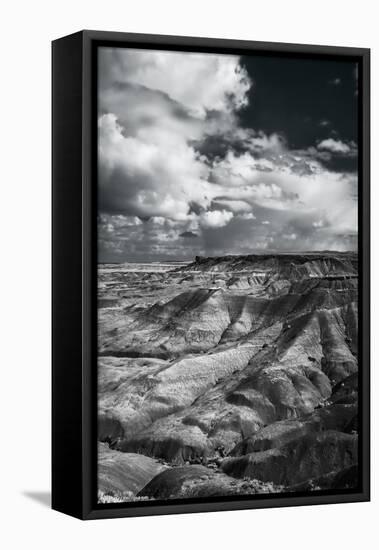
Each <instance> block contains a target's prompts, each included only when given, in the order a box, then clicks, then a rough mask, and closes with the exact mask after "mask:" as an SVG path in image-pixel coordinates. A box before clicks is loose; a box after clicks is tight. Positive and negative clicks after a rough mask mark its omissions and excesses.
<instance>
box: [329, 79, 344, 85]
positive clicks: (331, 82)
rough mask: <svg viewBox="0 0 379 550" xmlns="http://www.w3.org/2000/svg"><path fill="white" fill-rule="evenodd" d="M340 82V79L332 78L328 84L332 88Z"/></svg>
mask: <svg viewBox="0 0 379 550" xmlns="http://www.w3.org/2000/svg"><path fill="white" fill-rule="evenodd" d="M341 82H342V80H341V79H340V78H332V80H329V84H333V86H339V85H340V84H341Z"/></svg>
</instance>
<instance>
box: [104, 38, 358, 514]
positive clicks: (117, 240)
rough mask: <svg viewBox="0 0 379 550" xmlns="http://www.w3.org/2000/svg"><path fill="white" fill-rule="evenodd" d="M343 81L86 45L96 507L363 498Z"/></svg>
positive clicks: (272, 65)
mask: <svg viewBox="0 0 379 550" xmlns="http://www.w3.org/2000/svg"><path fill="white" fill-rule="evenodd" d="M358 98H359V90H358V65H357V64H356V63H354V62H352V61H351V60H343V59H337V60H333V59H317V58H316V59H315V58H309V57H308V58H307V57H304V56H303V57H296V56H289V55H288V56H283V55H282V56H275V55H259V54H257V55H253V54H251V55H241V56H238V55H226V54H218V53H217V54H216V53H202V52H187V51H164V50H153V49H133V48H130V47H99V50H98V117H97V123H98V136H97V140H98V141H97V143H98V149H97V151H98V159H97V165H98V212H97V224H98V251H97V254H98V256H97V257H98V285H97V308H98V359H97V367H98V390H97V392H98V396H97V397H98V492H97V494H98V502H99V503H103V504H106V503H123V502H139V501H146V500H147V501H148V500H158V501H162V500H163V501H165V500H168V499H212V498H215V497H217V498H219V497H234V496H238V497H241V496H245V495H249V496H251V497H253V496H254V495H261V494H268V493H270V494H277V493H289V494H300V493H301V494H303V493H304V492H320V491H334V490H335V491H343V490H351V489H356V488H357V487H358V485H359V474H358V472H359V449H358V438H359V403H358V393H359V388H358V381H359V368H360V365H359V362H358V330H359V326H358V286H359V280H358V275H359V269H358V198H357V196H358V163H359V154H358V151H359V147H358V123H359V121H358Z"/></svg>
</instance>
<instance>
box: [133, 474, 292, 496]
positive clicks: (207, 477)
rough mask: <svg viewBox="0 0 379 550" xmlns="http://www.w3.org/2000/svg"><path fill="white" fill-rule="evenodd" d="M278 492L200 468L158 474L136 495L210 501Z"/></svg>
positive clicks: (274, 489) (267, 485) (262, 485)
mask: <svg viewBox="0 0 379 550" xmlns="http://www.w3.org/2000/svg"><path fill="white" fill-rule="evenodd" d="M278 489H279V490H280V489H281V488H277V487H275V486H274V485H273V484H267V483H266V484H265V483H260V482H258V481H249V480H243V481H241V480H237V479H233V478H232V477H229V476H227V475H225V474H223V473H220V472H214V471H212V470H209V469H208V468H204V467H203V466H184V467H180V468H171V469H169V470H166V471H165V472H162V473H161V474H158V475H157V476H156V477H155V478H154V479H152V480H151V481H150V482H149V483H148V484H147V485H146V486H145V487H144V488H143V489H142V490H141V491H140V492H139V494H138V496H140V497H146V496H147V497H150V498H154V499H162V500H166V499H170V498H209V497H220V496H227V495H246V494H256V493H272V492H275V491H277V490H278Z"/></svg>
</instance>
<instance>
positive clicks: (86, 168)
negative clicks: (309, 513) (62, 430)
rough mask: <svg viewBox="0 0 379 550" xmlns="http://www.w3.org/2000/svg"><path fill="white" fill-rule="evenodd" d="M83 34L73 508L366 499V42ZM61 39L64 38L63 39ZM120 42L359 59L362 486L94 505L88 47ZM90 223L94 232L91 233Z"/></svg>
mask: <svg viewBox="0 0 379 550" xmlns="http://www.w3.org/2000/svg"><path fill="white" fill-rule="evenodd" d="M80 34H81V36H82V41H83V42H82V46H83V48H82V55H83V59H82V64H83V75H82V90H83V94H82V181H81V185H82V234H81V236H80V238H81V242H82V370H81V381H82V403H81V411H82V417H81V419H78V420H80V423H81V426H82V453H81V456H80V457H78V460H80V462H81V467H82V487H81V501H82V502H81V508H82V514H72V515H75V516H76V517H80V518H81V519H102V518H117V517H131V516H147V515H163V514H180V513H196V512H212V511H213V512H215V511H228V510H230V511H231V510H243V509H259V508H276V507H283V506H303V505H319V504H321V505H322V504H336V503H349V502H365V501H369V500H370V372H369V369H370V50H369V49H367V48H350V47H338V46H315V45H309V46H308V45H302V44H283V43H272V42H254V41H245V40H244V41H240V40H229V39H215V38H199V37H177V36H166V35H147V34H134V33H118V32H117V33H114V32H103V31H81V33H80ZM61 40H64V38H63V39H61ZM108 41H109V42H120V43H121V42H123V43H133V45H135V44H137V43H138V44H140V45H141V46H145V47H149V46H151V47H153V48H157V47H164V46H167V45H169V46H173V47H174V46H176V47H178V48H188V49H191V48H193V47H198V48H210V49H213V50H214V51H217V50H218V49H220V48H221V49H227V50H231V51H232V50H238V49H243V50H246V51H249V50H250V51H256V50H259V51H266V52H274V53H276V52H281V53H288V54H293V53H299V54H305V55H322V56H323V55H326V56H342V57H343V56H347V57H357V58H359V59H360V61H361V68H362V79H361V90H360V91H361V94H362V112H361V138H362V149H361V151H362V152H361V159H360V162H361V165H360V174H359V175H360V189H359V216H360V228H359V229H360V235H359V239H360V241H361V245H360V252H361V257H360V258H359V263H360V284H361V288H360V307H361V312H362V316H361V323H362V327H361V333H360V334H361V357H360V361H361V373H360V374H361V395H364V397H365V399H364V400H363V399H360V406H361V417H362V445H361V449H362V452H361V457H360V458H361V467H362V487H361V489H362V490H360V491H357V492H350V493H345V494H328V495H326V494H318V495H316V494H312V493H309V496H308V495H306V496H290V497H288V496H280V494H278V495H275V496H273V497H271V496H270V498H269V499H265V498H262V497H254V498H251V499H249V500H233V501H222V500H219V501H217V502H209V501H207V502H200V503H199V502H197V503H178V502H175V503H172V502H171V503H170V501H166V502H164V503H162V504H155V505H151V504H149V503H139V504H138V505H135V506H131V505H125V506H112V505H106V507H101V508H100V507H98V506H97V505H96V492H97V491H96V487H94V478H95V472H96V464H95V461H94V443H95V444H96V438H95V437H94V434H95V433H96V425H97V420H96V416H95V412H96V399H94V394H93V389H94V383H95V380H94V379H95V377H96V371H95V369H94V365H95V361H96V357H94V349H93V320H94V315H96V313H97V312H96V311H95V308H94V304H96V302H95V298H96V285H95V281H94V280H93V277H92V274H93V269H94V258H95V255H94V253H93V251H94V249H95V247H96V246H97V243H96V241H95V242H94V237H93V236H94V235H96V228H94V220H95V221H96V215H94V214H95V213H94V194H93V192H92V191H93V188H92V185H93V184H92V182H93V175H94V174H93V167H94V159H95V158H96V148H95V147H94V142H95V140H94V139H93V133H94V131H95V130H96V118H95V116H94V115H95V113H94V110H93V101H92V100H93V95H94V93H95V91H94V79H93V76H94V71H93V61H94V58H93V55H92V53H93V49H94V47H96V46H97V45H98V44H99V43H100V42H108ZM94 229H95V232H94Z"/></svg>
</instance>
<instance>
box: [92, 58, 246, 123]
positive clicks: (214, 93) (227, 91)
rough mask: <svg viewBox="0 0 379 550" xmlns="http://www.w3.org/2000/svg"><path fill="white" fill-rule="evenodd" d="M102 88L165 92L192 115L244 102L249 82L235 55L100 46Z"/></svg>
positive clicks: (229, 107)
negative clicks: (126, 86) (124, 85)
mask: <svg viewBox="0 0 379 550" xmlns="http://www.w3.org/2000/svg"><path fill="white" fill-rule="evenodd" d="M99 74H100V75H101V89H103V90H104V89H107V88H109V87H112V86H113V84H114V83H115V82H116V83H126V82H127V83H129V84H137V85H138V86H144V87H146V88H147V89H150V90H154V91H160V92H163V93H165V94H167V95H168V96H169V97H170V98H172V99H173V100H174V101H176V102H178V103H179V104H181V105H183V106H184V107H185V108H187V109H188V110H189V111H190V112H191V113H192V114H193V115H194V116H196V117H200V118H205V116H206V113H207V111H210V110H212V111H233V110H235V109H237V110H238V109H240V108H241V107H243V106H246V105H247V102H248V99H247V92H248V91H249V89H250V87H251V86H252V82H251V80H250V78H249V76H248V73H247V72H246V70H245V69H244V68H243V67H242V66H241V64H240V63H239V57H238V56H234V55H220V54H203V53H199V54H197V53H180V52H165V51H151V50H133V49H124V48H101V50H100V60H99Z"/></svg>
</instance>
